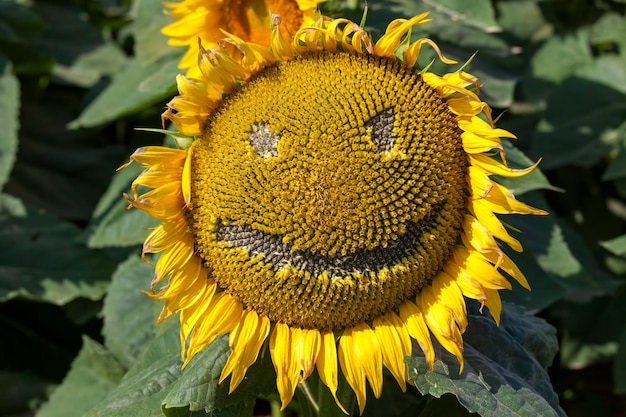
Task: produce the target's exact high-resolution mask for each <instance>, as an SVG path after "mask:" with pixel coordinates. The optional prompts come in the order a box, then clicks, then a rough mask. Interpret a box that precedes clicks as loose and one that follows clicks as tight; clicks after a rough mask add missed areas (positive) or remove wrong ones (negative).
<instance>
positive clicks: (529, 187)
mask: <svg viewBox="0 0 626 417" xmlns="http://www.w3.org/2000/svg"><path fill="white" fill-rule="evenodd" d="M502 145H503V146H504V152H505V153H506V159H507V162H508V164H509V166H510V167H511V168H518V169H519V168H528V167H529V166H531V165H532V164H533V161H531V160H530V159H529V158H528V157H527V156H526V155H524V153H523V152H522V151H520V150H519V149H517V148H516V147H515V146H514V145H513V144H511V142H510V141H508V140H504V141H502ZM493 178H494V179H495V180H496V181H497V182H498V183H500V184H502V185H504V186H505V187H507V188H508V189H509V190H511V191H512V192H513V194H515V195H516V196H518V195H521V194H524V193H526V192H529V191H533V190H552V191H561V190H560V189H559V188H557V187H554V186H553V185H551V184H550V182H549V181H548V179H547V178H546V177H545V175H543V173H542V172H541V170H540V169H539V168H536V169H534V170H533V171H532V172H531V173H530V174H527V175H524V176H523V177H520V178H505V177H498V176H494V177H493Z"/></svg>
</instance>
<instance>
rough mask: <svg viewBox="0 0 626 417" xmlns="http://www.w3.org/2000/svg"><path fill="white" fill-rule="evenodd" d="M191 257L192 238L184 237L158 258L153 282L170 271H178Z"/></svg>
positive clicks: (189, 236)
mask: <svg viewBox="0 0 626 417" xmlns="http://www.w3.org/2000/svg"><path fill="white" fill-rule="evenodd" d="M192 255H193V236H192V235H190V234H189V235H185V236H184V237H183V238H182V239H181V240H179V241H178V242H176V243H175V244H173V245H172V246H170V247H169V248H167V249H166V250H165V251H164V252H163V254H162V255H161V256H160V257H159V260H158V261H157V263H156V266H155V268H154V275H155V278H154V279H155V280H156V281H159V280H161V279H162V278H163V277H165V276H167V275H169V274H170V273H171V272H172V271H174V270H176V269H180V268H182V267H183V266H185V264H186V263H187V261H189V259H190V258H191V257H192Z"/></svg>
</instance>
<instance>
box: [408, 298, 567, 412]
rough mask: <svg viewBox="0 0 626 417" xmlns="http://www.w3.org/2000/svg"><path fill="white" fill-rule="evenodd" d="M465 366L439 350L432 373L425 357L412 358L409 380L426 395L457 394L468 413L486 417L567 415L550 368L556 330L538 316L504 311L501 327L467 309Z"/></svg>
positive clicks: (476, 309) (474, 306) (441, 349)
mask: <svg viewBox="0 0 626 417" xmlns="http://www.w3.org/2000/svg"><path fill="white" fill-rule="evenodd" d="M468 322H469V324H468V326H470V327H473V328H474V331H472V332H467V333H466V337H465V351H464V353H463V357H464V358H465V366H464V369H463V372H459V364H458V362H457V360H456V358H455V357H454V355H452V354H450V353H449V352H447V351H446V350H445V349H443V348H440V347H439V349H436V359H435V366H434V369H433V370H432V371H430V370H429V367H428V364H427V363H426V360H425V359H424V357H423V356H412V357H410V358H408V359H407V364H408V366H409V378H410V379H411V380H412V381H413V382H415V386H416V387H417V389H418V390H419V391H420V392H421V393H422V394H430V395H433V396H434V397H441V396H442V395H444V394H447V393H451V394H454V395H455V396H456V397H457V399H458V400H459V403H460V404H461V405H463V406H464V407H465V408H466V409H467V410H468V411H470V412H474V413H478V414H480V415H481V416H494V417H495V416H498V417H505V416H516V417H517V416H562V415H565V414H564V412H563V411H562V410H561V409H560V407H559V402H558V397H557V395H556V393H555V392H554V391H553V390H552V387H551V385H550V379H549V377H548V374H547V372H546V368H547V367H548V366H549V365H550V364H551V363H552V359H553V356H554V353H555V351H556V348H557V341H556V335H555V331H554V329H553V328H552V327H551V326H550V325H548V324H547V323H545V322H543V321H542V320H540V319H537V318H535V317H527V316H524V315H522V314H520V313H517V312H515V311H514V310H508V309H504V311H503V314H502V323H501V325H500V327H498V326H496V324H495V322H494V321H493V319H492V318H491V317H489V316H488V315H481V314H480V313H479V312H478V308H477V306H476V303H471V305H470V306H468Z"/></svg>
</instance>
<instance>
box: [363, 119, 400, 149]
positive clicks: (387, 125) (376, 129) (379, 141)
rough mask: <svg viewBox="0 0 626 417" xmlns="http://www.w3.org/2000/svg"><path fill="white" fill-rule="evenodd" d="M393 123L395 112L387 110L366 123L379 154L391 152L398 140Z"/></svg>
mask: <svg viewBox="0 0 626 417" xmlns="http://www.w3.org/2000/svg"><path fill="white" fill-rule="evenodd" d="M393 121H394V114H393V110H392V109H387V110H383V111H382V112H380V113H378V114H377V115H376V116H374V117H372V118H371V119H370V120H368V121H367V122H365V127H366V128H367V130H368V132H369V133H370V138H371V139H372V142H374V145H376V147H377V148H378V152H379V153H382V152H386V151H390V150H391V148H393V145H394V143H395V140H396V134H395V133H394V132H393Z"/></svg>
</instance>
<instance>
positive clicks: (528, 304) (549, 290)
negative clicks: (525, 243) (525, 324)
mask: <svg viewBox="0 0 626 417" xmlns="http://www.w3.org/2000/svg"><path fill="white" fill-rule="evenodd" d="M506 252H507V254H508V255H509V256H510V257H511V259H512V260H513V262H515V264H516V265H517V266H518V267H519V268H520V270H521V271H522V272H523V273H524V275H525V276H526V279H527V280H528V283H529V284H530V291H528V290H526V289H525V288H523V287H522V286H521V285H519V284H517V283H516V282H515V280H513V279H512V278H509V281H510V282H511V283H512V284H513V290H512V291H500V297H501V298H502V300H503V301H506V302H508V303H510V304H513V305H516V306H519V307H522V308H523V309H524V310H525V311H531V312H532V311H541V310H543V309H545V308H547V307H549V306H550V305H552V304H554V303H555V302H556V301H558V300H560V299H561V298H563V297H564V296H565V294H566V293H567V291H566V290H565V288H563V286H562V285H559V284H558V282H556V280H555V279H554V278H552V277H551V276H550V275H548V274H547V273H546V272H545V271H544V270H543V269H542V268H541V266H540V265H539V264H538V263H537V260H536V259H535V257H534V256H533V255H532V254H530V253H529V252H522V253H517V252H514V251H512V250H508V251H506Z"/></svg>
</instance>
